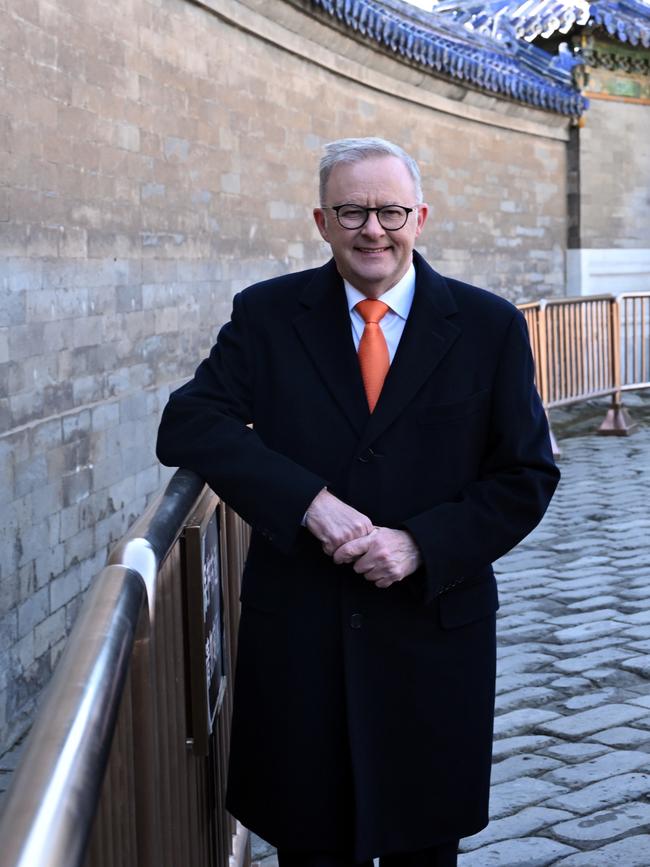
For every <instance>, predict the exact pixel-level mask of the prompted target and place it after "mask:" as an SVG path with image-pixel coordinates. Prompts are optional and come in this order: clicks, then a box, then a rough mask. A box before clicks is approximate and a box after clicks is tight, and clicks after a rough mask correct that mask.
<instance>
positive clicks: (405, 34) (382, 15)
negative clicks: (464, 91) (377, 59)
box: [308, 0, 587, 117]
mask: <svg viewBox="0 0 650 867" xmlns="http://www.w3.org/2000/svg"><path fill="white" fill-rule="evenodd" d="M308 2H310V3H311V4H312V5H313V6H315V7H317V8H319V9H321V10H322V11H323V12H324V13H325V14H327V15H328V16H331V17H332V18H334V19H336V20H338V21H339V22H340V23H341V24H342V25H343V26H344V27H345V28H349V29H351V30H353V31H355V32H357V33H359V34H361V35H362V36H364V37H365V38H366V39H369V40H370V41H372V42H375V43H377V44H379V45H381V46H382V47H383V48H384V49H387V50H388V51H390V52H392V53H394V54H396V55H398V56H399V57H401V58H403V59H405V60H407V61H410V62H412V63H414V64H416V65H418V66H423V67H425V68H427V69H429V70H431V71H432V72H433V73H437V74H439V75H442V76H445V77H448V78H450V79H452V80H456V81H459V82H462V83H465V84H467V85H469V86H472V87H475V88H477V89H479V90H483V91H487V92H488V93H492V94H495V95H499V96H502V97H506V98H510V99H513V100H516V101H517V102H521V103H525V104H528V105H532V106H535V107H536V108H541V109H546V110H548V111H553V112H556V113H558V114H564V115H569V116H574V117H576V116H579V115H580V114H582V112H583V111H584V109H585V108H586V105H587V102H586V100H585V99H584V97H582V96H581V95H580V93H579V92H578V91H577V89H576V88H575V87H574V85H573V81H572V75H571V70H572V67H573V66H574V65H575V63H576V62H579V61H576V59H575V58H574V57H573V56H569V55H568V54H566V53H564V54H561V55H557V56H552V55H549V54H548V53H547V52H545V51H542V50H541V49H540V48H537V47H536V46H534V45H530V44H529V43H528V42H525V41H522V40H520V39H518V38H517V36H516V34H515V33H514V31H512V33H511V34H510V35H508V34H506V35H505V36H504V35H503V33H501V34H500V35H499V37H498V38H497V37H495V36H494V35H493V34H492V33H489V32H486V31H483V30H480V31H479V30H475V29H472V28H468V27H466V26H465V25H464V23H463V22H462V21H460V20H456V19H455V17H454V16H453V15H436V14H431V13H427V12H422V11H420V10H419V9H416V8H415V7H413V6H411V5H409V4H408V3H405V2H401V0H308ZM502 5H505V4H503V0H502ZM510 30H512V28H510Z"/></svg>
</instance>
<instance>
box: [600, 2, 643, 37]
mask: <svg viewBox="0 0 650 867" xmlns="http://www.w3.org/2000/svg"><path fill="white" fill-rule="evenodd" d="M589 23H590V24H591V25H592V26H594V27H602V28H603V30H605V31H606V32H607V33H608V34H609V35H610V36H612V37H613V38H614V39H616V40H618V41H619V42H626V43H628V44H629V45H632V46H637V45H638V46H642V47H643V48H650V4H648V3H645V2H641V0H617V2H602V0H599V2H595V3H592V4H591V18H590V22H589Z"/></svg>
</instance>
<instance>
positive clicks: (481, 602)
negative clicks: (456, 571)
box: [438, 575, 499, 629]
mask: <svg viewBox="0 0 650 867" xmlns="http://www.w3.org/2000/svg"><path fill="white" fill-rule="evenodd" d="M438 605H439V612H440V625H441V626H442V628H443V629H457V628H458V627H459V626H467V624H468V623H473V622H474V621H476V620H481V619H482V618H483V617H489V616H490V615H492V614H495V613H496V611H497V609H498V607H499V595H498V593H497V584H496V581H495V580H494V576H493V575H492V576H490V577H489V578H487V579H485V580H483V581H480V582H479V583H477V584H470V585H468V586H466V587H463V586H461V587H459V588H458V589H457V590H452V591H450V592H449V593H443V594H442V595H441V596H440V597H439V598H438Z"/></svg>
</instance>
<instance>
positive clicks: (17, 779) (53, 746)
mask: <svg viewBox="0 0 650 867" xmlns="http://www.w3.org/2000/svg"><path fill="white" fill-rule="evenodd" d="M202 489H203V482H202V481H201V480H200V479H199V477H198V476H196V475H195V474H194V473H191V472H189V471H187V470H179V471H178V472H177V473H176V474H175V475H174V476H173V478H172V479H171V481H170V482H169V484H168V486H167V488H166V490H165V491H164V492H163V494H162V495H161V496H160V497H159V498H158V499H157V500H156V501H155V502H154V503H153V504H152V505H151V507H150V508H149V509H148V510H147V511H146V512H145V514H144V515H143V517H142V518H141V519H140V520H139V521H138V522H137V523H136V524H135V525H134V527H133V528H132V530H131V532H130V533H129V534H128V535H127V536H126V537H125V538H124V539H123V541H122V542H121V543H120V545H119V546H118V547H117V548H116V549H115V550H114V551H113V552H112V553H111V556H110V558H109V565H108V566H106V567H105V568H104V569H103V570H102V572H100V574H99V575H98V576H97V578H96V579H95V580H94V582H93V584H92V586H91V587H90V589H89V590H88V593H87V594H86V597H85V599H84V603H83V606H82V609H81V611H80V613H79V616H78V618H77V622H76V623H75V625H74V628H73V630H72V632H71V635H70V637H69V639H68V642H67V645H66V649H65V652H64V653H63V656H62V657H61V660H60V661H59V664H58V666H57V669H56V672H55V674H54V676H53V678H52V681H51V683H50V686H49V687H48V690H47V694H46V696H45V699H44V701H43V703H42V704H41V707H40V709H39V713H38V718H37V722H36V723H35V725H34V728H33V729H32V732H31V733H30V736H29V741H28V744H27V747H26V750H25V754H24V756H23V759H22V761H21V763H20V766H19V768H18V769H17V771H16V773H15V774H14V779H13V780H12V785H11V788H10V790H9V792H8V793H7V795H6V804H5V809H4V812H3V814H2V817H1V818H0V865H1V867H61V865H65V867H81V865H82V862H83V858H84V854H85V850H86V846H87V843H88V839H89V835H90V832H91V829H92V823H93V819H94V816H95V813H96V810H97V804H98V801H99V795H100V790H101V784H102V780H103V776H104V771H105V768H106V763H107V760H108V755H109V751H110V747H111V740H112V736H113V731H114V728H115V721H116V717H117V712H118V709H119V706H120V700H121V697H122V692H123V689H124V684H125V680H126V675H127V672H128V668H129V662H130V657H131V653H132V650H133V644H134V640H135V637H136V631H137V629H138V623H139V621H140V617H141V616H142V615H144V616H145V617H147V618H148V616H149V614H150V612H152V611H153V604H152V603H153V597H154V594H155V586H156V574H157V572H158V569H159V567H160V564H161V563H162V561H163V560H164V558H165V556H166V555H167V553H168V552H169V551H170V549H171V547H172V545H173V544H174V541H175V540H176V538H177V536H178V534H179V533H180V531H181V529H182V527H183V522H184V520H185V518H186V517H187V515H188V514H189V513H190V512H191V510H192V508H193V506H194V504H195V503H196V501H197V499H198V497H199V495H200V493H201V491H202Z"/></svg>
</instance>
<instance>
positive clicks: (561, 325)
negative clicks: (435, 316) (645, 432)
mask: <svg viewBox="0 0 650 867" xmlns="http://www.w3.org/2000/svg"><path fill="white" fill-rule="evenodd" d="M519 309H520V310H521V312H522V313H523V315H524V317H525V319H526V322H527V324H528V332H529V334H530V342H531V347H532V350H533V357H534V359H535V368H536V380H537V388H538V390H539V393H540V396H541V398H542V402H543V404H544V408H545V409H546V411H547V412H548V411H549V410H550V409H553V408H554V407H560V406H566V405H568V404H571V403H576V402H578V401H581V400H588V399H589V398H596V397H605V396H607V395H611V397H612V406H611V408H610V409H609V410H608V412H607V415H606V417H605V420H604V421H603V423H602V425H601V427H600V430H599V432H600V433H602V434H614V435H618V436H624V435H626V434H628V433H630V432H631V430H632V429H633V427H634V424H633V423H632V421H631V419H630V417H629V414H628V413H627V411H626V409H625V408H624V407H623V405H622V392H623V391H631V390H634V389H642V388H650V292H634V293H632V292H628V293H624V294H622V295H619V296H618V297H614V296H612V295H598V296H591V297H579V298H558V299H552V300H549V301H544V300H543V301H534V302H531V303H530V304H522V305H520V307H519ZM553 448H554V450H555V451H556V452H557V453H559V450H558V449H557V445H556V443H555V440H553Z"/></svg>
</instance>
